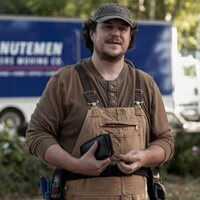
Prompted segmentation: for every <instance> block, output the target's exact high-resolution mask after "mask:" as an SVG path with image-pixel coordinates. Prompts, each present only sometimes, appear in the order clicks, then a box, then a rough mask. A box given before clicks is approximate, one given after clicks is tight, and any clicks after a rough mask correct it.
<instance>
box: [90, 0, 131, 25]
mask: <svg viewBox="0 0 200 200" xmlns="http://www.w3.org/2000/svg"><path fill="white" fill-rule="evenodd" d="M109 19H122V20H124V21H126V22H127V23H128V24H129V25H130V26H131V27H132V28H133V27H134V23H133V22H132V21H131V12H130V10H129V9H128V8H126V7H124V6H121V5H118V4H115V3H105V4H102V5H101V6H100V7H99V8H97V10H96V11H95V13H94V16H93V17H92V20H93V21H96V22H105V21H107V20H109Z"/></svg>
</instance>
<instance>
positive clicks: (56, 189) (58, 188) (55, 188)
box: [51, 168, 66, 200]
mask: <svg viewBox="0 0 200 200" xmlns="http://www.w3.org/2000/svg"><path fill="white" fill-rule="evenodd" d="M65 181H66V178H65V171H64V170H63V169H58V168H56V169H55V170H54V173H53V179H52V186H51V200H53V199H55V200H63V199H64V197H63V195H64V193H63V190H64V186H65Z"/></svg>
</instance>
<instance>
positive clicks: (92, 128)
mask: <svg viewBox="0 0 200 200" xmlns="http://www.w3.org/2000/svg"><path fill="white" fill-rule="evenodd" d="M86 99H87V97H86ZM134 99H135V94H133V107H115V108H99V107H97V105H96V103H94V101H92V102H93V103H90V105H91V109H89V110H88V113H87V116H86V118H85V121H84V123H83V126H82V129H81V132H80V134H79V137H78V140H77V142H76V145H75V147H74V149H73V152H72V155H73V156H74V157H80V156H81V155H80V146H81V145H82V144H83V143H84V142H86V141H88V140H90V139H91V138H93V137H95V136H98V135H100V134H105V133H107V134H110V136H111V139H112V144H113V149H114V155H113V156H112V157H111V165H114V164H116V163H117V162H118V161H119V160H118V159H117V157H116V155H118V154H120V153H121V154H125V153H127V152H129V151H130V150H132V149H134V150H139V149H140V150H141V149H145V148H146V146H147V140H148V138H147V135H148V131H147V130H148V127H147V123H146V117H145V114H144V112H143V110H142V108H141V106H140V104H138V101H134ZM88 102H89V101H88ZM64 193H65V199H66V200H88V199H90V200H91V199H99V200H100V199H103V200H119V199H122V200H126V199H127V200H128V199H130V200H146V199H148V194H147V182H146V178H145V177H143V176H139V175H132V176H120V177H116V176H112V177H95V178H89V179H79V180H72V181H66V184H65V189H64Z"/></svg>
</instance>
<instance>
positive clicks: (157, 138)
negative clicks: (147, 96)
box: [149, 82, 174, 163]
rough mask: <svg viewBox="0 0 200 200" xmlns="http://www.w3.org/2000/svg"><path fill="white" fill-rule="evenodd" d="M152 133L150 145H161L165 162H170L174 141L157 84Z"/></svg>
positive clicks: (153, 91)
mask: <svg viewBox="0 0 200 200" xmlns="http://www.w3.org/2000/svg"><path fill="white" fill-rule="evenodd" d="M150 117H151V131H150V143H149V145H159V146H160V147H162V148H163V149H164V151H165V160H164V161H163V163H164V162H166V161H168V160H169V159H170V158H171V157H172V155H173V150H174V139H173V137H172V131H171V128H170V126H169V123H168V119H167V114H166V111H165V107H164V103H163V100H162V96H161V93H160V90H159V88H158V86H157V85H156V83H155V82H153V86H152V102H151V116H150Z"/></svg>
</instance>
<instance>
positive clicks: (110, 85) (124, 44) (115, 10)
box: [26, 3, 173, 199]
mask: <svg viewBox="0 0 200 200" xmlns="http://www.w3.org/2000/svg"><path fill="white" fill-rule="evenodd" d="M83 29H84V37H85V42H86V46H87V47H88V48H89V49H90V50H91V52H92V56H91V58H88V59H85V60H82V61H81V62H80V63H79V64H80V65H81V66H82V67H83V71H84V72H83V73H84V74H85V75H86V77H87V78H86V79H87V81H89V83H90V84H91V86H92V90H91V91H92V92H91V91H84V86H83V84H82V81H81V80H80V77H79V75H78V70H77V69H76V68H75V66H74V65H73V66H68V67H63V68H62V69H60V70H59V71H58V72H57V73H56V74H55V75H54V76H53V77H52V78H51V80H50V81H49V83H48V84H47V87H46V89H45V91H44V93H43V95H42V97H41V99H40V101H39V103H38V104H37V107H36V109H35V111H34V113H33V115H32V119H31V121H30V124H29V128H28V130H27V134H26V136H27V140H26V142H27V146H28V148H29V151H30V153H31V154H34V155H36V156H38V157H40V158H41V159H43V160H45V161H46V162H48V163H50V164H52V165H53V166H56V167H57V168H62V169H64V170H66V171H68V172H73V173H75V174H81V175H87V176H92V178H84V179H78V180H70V181H69V180H66V183H65V186H66V187H65V191H64V193H65V198H66V199H148V195H147V183H146V178H145V177H144V176H140V175H135V174H134V172H136V171H138V170H139V169H141V168H142V167H151V166H157V165H160V164H161V163H164V162H166V161H167V160H169V159H170V158H171V156H172V154H173V138H172V135H171V131H170V128H169V125H168V122H167V117H166V113H165V110H164V106H163V102H162V98H161V94H160V92H159V89H158V87H157V86H156V84H155V82H154V81H153V79H152V78H151V77H150V76H149V75H147V74H146V73H144V72H142V71H139V72H138V73H139V76H140V80H141V81H140V82H141V83H142V84H141V89H142V91H143V94H144V95H143V96H144V99H146V100H144V102H146V104H147V105H148V107H149V108H148V112H149V113H148V114H145V112H144V110H143V109H142V108H141V104H142V103H143V102H142V101H141V102H140V101H138V100H137V99H136V95H135V89H137V88H135V87H136V86H135V81H136V69H135V68H134V66H133V65H132V64H131V63H130V62H129V61H126V60H124V55H125V53H126V52H127V50H128V49H129V48H131V47H132V45H133V42H134V39H135V34H136V31H137V25H136V23H134V22H132V20H131V14H130V11H129V10H128V9H127V8H125V7H122V6H119V5H117V4H113V3H109V4H103V5H102V6H100V7H99V8H98V9H97V10H96V12H95V13H94V16H93V17H92V18H91V19H89V20H88V21H86V22H85V24H84V28H83ZM87 81H86V82H87ZM84 95H85V96H84ZM91 99H92V100H91ZM90 100H91V101H90ZM147 115H148V116H150V122H148V120H147V118H148V116H147ZM105 133H106V134H109V135H110V136H111V140H112V144H113V149H114V155H113V156H112V157H108V158H105V159H103V160H97V159H96V158H95V156H94V154H95V152H96V150H97V148H98V142H95V143H94V144H93V145H92V146H91V148H90V149H89V150H88V151H87V152H86V153H84V154H83V155H81V153H80V146H81V145H82V144H83V143H84V142H86V141H88V140H90V139H92V138H94V137H95V136H97V135H101V134H105ZM114 165H115V166H116V165H117V167H118V169H119V170H120V171H121V172H122V174H123V175H122V176H115V175H113V174H112V173H111V174H110V176H108V177H102V176H101V173H102V172H104V171H106V170H107V168H108V166H114Z"/></svg>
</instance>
